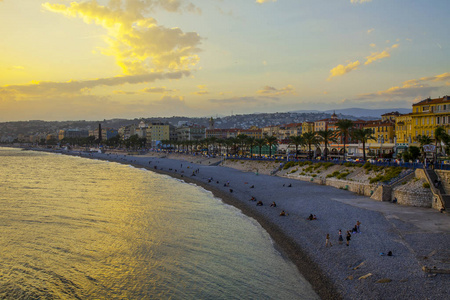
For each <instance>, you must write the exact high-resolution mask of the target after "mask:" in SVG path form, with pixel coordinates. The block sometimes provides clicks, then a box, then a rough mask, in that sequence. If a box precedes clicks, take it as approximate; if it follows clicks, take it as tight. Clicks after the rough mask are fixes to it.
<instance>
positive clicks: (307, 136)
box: [302, 132, 319, 159]
mask: <svg viewBox="0 0 450 300" xmlns="http://www.w3.org/2000/svg"><path fill="white" fill-rule="evenodd" d="M302 137H303V139H304V141H305V144H306V145H308V159H311V155H312V152H311V146H312V145H314V146H317V144H318V143H319V139H318V138H317V135H316V133H315V132H305V133H304V134H302Z"/></svg>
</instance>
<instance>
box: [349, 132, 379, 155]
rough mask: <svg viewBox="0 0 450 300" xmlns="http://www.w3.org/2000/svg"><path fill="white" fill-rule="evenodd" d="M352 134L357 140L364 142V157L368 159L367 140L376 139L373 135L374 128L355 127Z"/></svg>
mask: <svg viewBox="0 0 450 300" xmlns="http://www.w3.org/2000/svg"><path fill="white" fill-rule="evenodd" d="M352 135H353V137H354V138H355V139H356V140H358V141H360V142H361V143H362V144H363V159H364V160H366V142H367V141H368V140H374V139H375V137H374V136H373V135H372V129H369V128H366V129H355V130H353V132H352Z"/></svg>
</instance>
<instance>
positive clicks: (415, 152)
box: [402, 146, 420, 161]
mask: <svg viewBox="0 0 450 300" xmlns="http://www.w3.org/2000/svg"><path fill="white" fill-rule="evenodd" d="M402 156H403V160H404V161H414V160H416V159H417V158H418V157H419V156H420V149H419V148H417V147H415V146H410V147H409V148H408V150H406V151H405V152H403V155H402Z"/></svg>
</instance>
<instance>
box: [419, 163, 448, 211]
mask: <svg viewBox="0 0 450 300" xmlns="http://www.w3.org/2000/svg"><path fill="white" fill-rule="evenodd" d="M424 171H425V176H426V177H427V180H428V183H429V184H430V189H431V192H432V193H433V195H435V196H437V198H438V199H439V201H441V205H442V207H443V208H444V210H446V207H445V200H444V195H443V194H442V193H441V189H442V187H441V188H437V187H435V186H434V180H433V179H432V178H431V176H430V173H429V172H428V171H430V172H433V174H434V175H435V176H436V178H437V177H438V175H437V174H436V172H434V170H427V169H424Z"/></svg>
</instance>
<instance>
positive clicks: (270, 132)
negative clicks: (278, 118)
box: [262, 125, 280, 136]
mask: <svg viewBox="0 0 450 300" xmlns="http://www.w3.org/2000/svg"><path fill="white" fill-rule="evenodd" d="M279 132H280V126H279V125H272V126H266V127H263V128H262V133H263V136H278V135H279Z"/></svg>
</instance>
